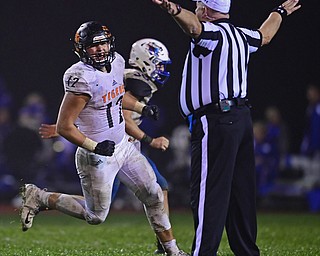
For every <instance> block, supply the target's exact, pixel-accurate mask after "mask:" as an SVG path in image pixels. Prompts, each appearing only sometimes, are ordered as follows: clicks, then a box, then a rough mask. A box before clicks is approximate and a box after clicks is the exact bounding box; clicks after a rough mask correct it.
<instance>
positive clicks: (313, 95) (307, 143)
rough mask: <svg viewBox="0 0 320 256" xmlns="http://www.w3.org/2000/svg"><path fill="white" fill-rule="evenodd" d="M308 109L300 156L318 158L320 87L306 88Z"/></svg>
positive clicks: (319, 147)
mask: <svg viewBox="0 0 320 256" xmlns="http://www.w3.org/2000/svg"><path fill="white" fill-rule="evenodd" d="M306 97H307V100H308V107H307V111H306V128H305V133H304V137H303V141H302V144H301V154H302V155H305V156H310V157H318V158H320V86H319V85H318V84H314V83H310V84H309V85H308V88H307V95H306Z"/></svg>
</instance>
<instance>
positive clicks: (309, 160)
mask: <svg viewBox="0 0 320 256" xmlns="http://www.w3.org/2000/svg"><path fill="white" fill-rule="evenodd" d="M306 98H307V100H308V106H307V109H306V122H305V132H304V136H303V140H302V143H301V151H300V155H291V156H288V157H287V158H286V161H285V165H286V167H287V168H291V169H301V170H302V171H303V178H302V179H301V180H300V181H299V183H298V184H299V186H300V187H301V188H303V189H304V190H305V191H308V190H310V189H313V188H314V187H320V86H319V85H318V84H315V83H310V84H309V85H308V87H307V91H306Z"/></svg>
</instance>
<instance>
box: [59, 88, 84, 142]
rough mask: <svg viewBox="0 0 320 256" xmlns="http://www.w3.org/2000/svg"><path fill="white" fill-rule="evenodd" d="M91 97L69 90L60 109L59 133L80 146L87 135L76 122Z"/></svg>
mask: <svg viewBox="0 0 320 256" xmlns="http://www.w3.org/2000/svg"><path fill="white" fill-rule="evenodd" d="M89 99H90V98H89V96H87V95H75V94H73V93H70V92H67V93H66V94H65V95H64V98H63V100H62V103H61V106H60V109H59V114H58V119H57V129H56V130H57V133H58V134H60V135H61V136H63V137H64V138H66V139H67V140H68V141H70V142H72V143H74V144H76V145H78V146H82V145H83V143H84V141H85V139H86V136H85V135H84V134H83V133H81V132H80V131H79V129H77V127H76V126H75V125H74V123H75V121H76V119H77V117H78V116H79V114H80V112H81V111H82V109H83V108H84V107H85V105H86V104H87V102H88V101H89Z"/></svg>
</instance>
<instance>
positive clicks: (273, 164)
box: [253, 121, 279, 197]
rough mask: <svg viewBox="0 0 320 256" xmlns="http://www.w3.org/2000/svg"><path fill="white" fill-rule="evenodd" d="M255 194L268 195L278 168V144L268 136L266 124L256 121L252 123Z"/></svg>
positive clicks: (259, 195)
mask: <svg viewBox="0 0 320 256" xmlns="http://www.w3.org/2000/svg"><path fill="white" fill-rule="evenodd" d="M253 133H254V143H255V162H256V179H257V196H258V197H263V196H266V195H268V193H269V192H270V191H271V190H272V188H273V187H274V185H275V179H276V177H277V174H278V168H279V152H278V145H277V144H276V143H272V140H271V141H270V138H268V129H267V124H266V123H265V122H264V121H256V122H254V124H253Z"/></svg>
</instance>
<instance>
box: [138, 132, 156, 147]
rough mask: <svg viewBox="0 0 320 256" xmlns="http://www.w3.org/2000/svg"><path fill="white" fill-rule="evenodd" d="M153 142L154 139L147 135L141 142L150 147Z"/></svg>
mask: <svg viewBox="0 0 320 256" xmlns="http://www.w3.org/2000/svg"><path fill="white" fill-rule="evenodd" d="M152 140H153V138H151V137H150V136H148V135H147V134H144V135H143V137H142V139H141V140H140V141H141V142H143V143H146V144H148V145H149V144H150V143H151V142H152Z"/></svg>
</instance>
